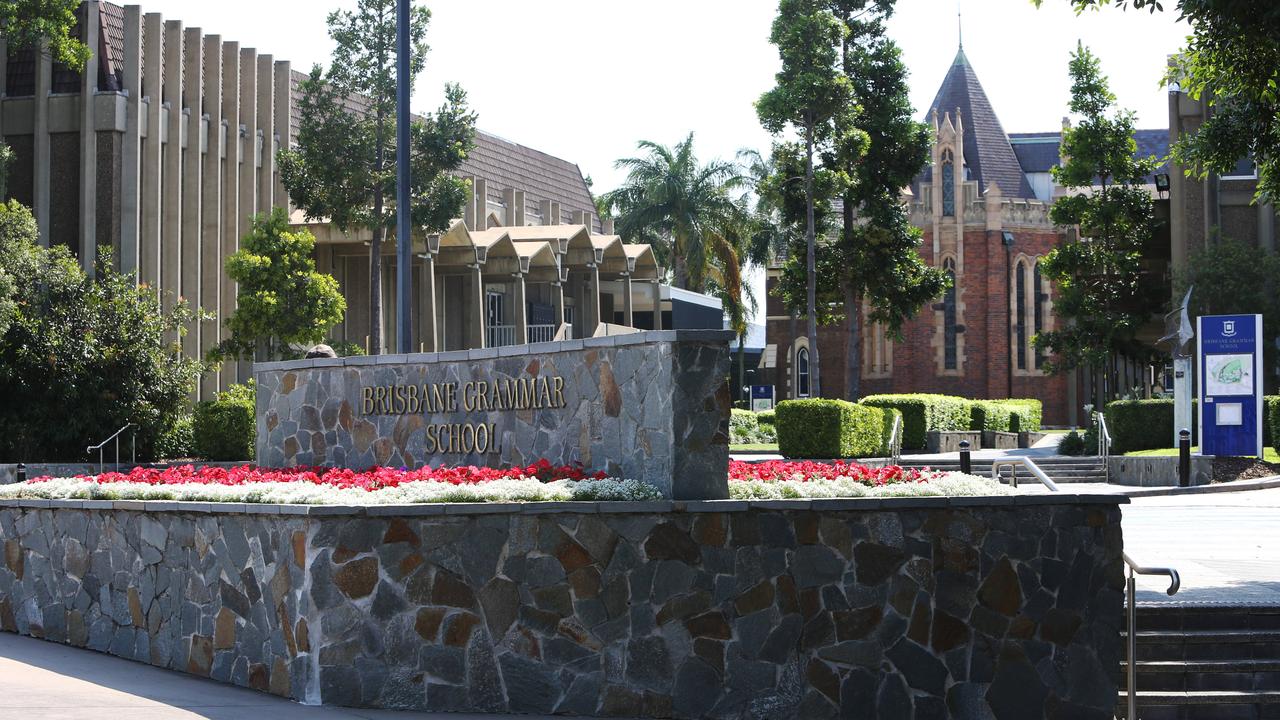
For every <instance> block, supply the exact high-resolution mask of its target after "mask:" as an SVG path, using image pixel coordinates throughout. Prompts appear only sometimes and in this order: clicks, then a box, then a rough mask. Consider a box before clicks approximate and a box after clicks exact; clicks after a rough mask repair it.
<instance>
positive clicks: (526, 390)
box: [516, 378, 533, 410]
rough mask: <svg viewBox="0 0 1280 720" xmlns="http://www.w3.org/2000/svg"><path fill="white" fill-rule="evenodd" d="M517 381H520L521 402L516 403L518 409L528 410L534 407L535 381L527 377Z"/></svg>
mask: <svg viewBox="0 0 1280 720" xmlns="http://www.w3.org/2000/svg"><path fill="white" fill-rule="evenodd" d="M516 382H518V383H520V402H519V404H517V405H516V409H517V410H528V409H529V408H531V407H533V393H532V392H531V389H532V387H533V381H532V380H528V379H526V378H520V379H519V380H517V381H516Z"/></svg>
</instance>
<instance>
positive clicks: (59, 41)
mask: <svg viewBox="0 0 1280 720" xmlns="http://www.w3.org/2000/svg"><path fill="white" fill-rule="evenodd" d="M79 7H80V0H3V2H0V36H3V37H4V39H5V40H7V41H8V42H9V51H10V52H13V51H14V50H16V49H25V48H38V47H40V42H41V41H42V40H43V41H47V42H48V43H49V54H50V56H52V57H53V60H54V61H55V62H59V63H62V64H63V65H66V66H67V67H69V68H82V67H84V64H85V63H86V62H88V61H89V53H90V49H89V47H88V46H87V45H85V44H84V43H82V42H80V41H79V40H77V39H75V38H73V37H71V31H72V30H73V29H74V28H75V26H76V10H77V9H79Z"/></svg>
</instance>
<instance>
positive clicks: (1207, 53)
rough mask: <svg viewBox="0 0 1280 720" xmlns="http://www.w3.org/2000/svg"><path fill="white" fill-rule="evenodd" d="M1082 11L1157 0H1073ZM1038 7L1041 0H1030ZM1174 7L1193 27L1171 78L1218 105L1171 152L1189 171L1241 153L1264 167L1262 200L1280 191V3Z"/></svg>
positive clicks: (1220, 0) (1199, 2)
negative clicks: (1202, 122) (1201, 123)
mask: <svg viewBox="0 0 1280 720" xmlns="http://www.w3.org/2000/svg"><path fill="white" fill-rule="evenodd" d="M1068 1H1069V2H1070V3H1071V4H1072V5H1073V6H1074V7H1075V8H1076V11H1077V12H1084V11H1086V10H1098V9H1100V8H1102V7H1103V6H1107V5H1112V4H1114V5H1115V6H1116V7H1118V8H1120V9H1127V8H1129V7H1133V8H1134V9H1137V10H1142V9H1146V10H1149V11H1150V12H1152V13H1155V12H1161V11H1163V10H1164V5H1165V3H1162V2H1158V1H1157V0H1116V1H1115V2H1114V3H1113V2H1112V0H1068ZM1032 2H1034V3H1035V4H1036V5H1037V6H1039V5H1040V4H1041V3H1042V2H1043V0H1032ZM1173 6H1174V8H1175V10H1174V11H1175V12H1177V13H1178V17H1179V19H1181V20H1185V21H1186V22H1187V23H1188V24H1189V25H1190V26H1191V35H1190V37H1189V38H1188V39H1187V47H1186V48H1185V49H1184V50H1183V51H1182V52H1181V53H1180V54H1179V55H1177V56H1176V57H1175V58H1174V59H1173V62H1172V67H1171V68H1170V70H1169V74H1168V77H1167V82H1169V83H1171V84H1175V85H1176V86H1178V87H1179V88H1181V89H1182V90H1183V91H1184V92H1186V93H1188V94H1189V95H1191V96H1192V97H1194V98H1206V99H1207V100H1208V101H1209V103H1210V105H1211V106H1212V107H1213V112H1212V113H1210V115H1209V117H1208V118H1206V120H1205V122H1204V124H1203V125H1201V126H1200V128H1199V130H1197V131H1196V132H1195V133H1191V134H1187V135H1185V136H1183V137H1182V138H1180V139H1179V140H1178V141H1177V142H1176V143H1175V144H1174V146H1173V156H1174V158H1175V159H1176V160H1177V161H1178V162H1179V163H1182V164H1183V165H1185V166H1186V167H1187V169H1188V172H1190V173H1193V174H1196V175H1200V176H1202V177H1203V176H1204V175H1205V174H1206V173H1207V172H1210V171H1212V172H1216V173H1226V172H1228V171H1229V170H1231V169H1232V168H1233V167H1235V165H1236V163H1237V162H1239V161H1240V159H1241V158H1245V157H1252V158H1253V161H1254V162H1255V163H1257V166H1258V191H1257V199H1258V200H1260V201H1262V202H1275V201H1276V199H1277V196H1278V195H1280V4H1278V3H1274V2H1249V1H1242V0H1174V2H1173Z"/></svg>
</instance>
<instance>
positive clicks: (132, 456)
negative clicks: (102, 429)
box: [84, 423, 138, 475]
mask: <svg viewBox="0 0 1280 720" xmlns="http://www.w3.org/2000/svg"><path fill="white" fill-rule="evenodd" d="M129 428H133V433H132V434H130V436H129V445H130V449H129V460H130V462H133V463H137V462H138V426H137V425H134V424H133V423H125V424H124V427H122V428H120V429H119V430H117V431H115V432H113V433H111V437H109V438H107V439H106V440H103V441H102V442H100V443H98V444H97V445H90V446H89V447H87V448H85V449H84V451H85V452H86V453H92V452H93V451H94V450H97V451H98V474H99V475H101V474H102V470H103V467H104V466H105V463H104V462H103V450H102V449H103V448H104V447H106V445H107V443H109V442H111V441H112V440H115V441H116V466H115V470H116V472H120V433H122V432H124V431H125V430H128V429H129Z"/></svg>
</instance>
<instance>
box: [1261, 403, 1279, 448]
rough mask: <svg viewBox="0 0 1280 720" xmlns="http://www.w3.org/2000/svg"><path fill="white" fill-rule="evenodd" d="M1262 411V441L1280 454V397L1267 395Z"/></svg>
mask: <svg viewBox="0 0 1280 720" xmlns="http://www.w3.org/2000/svg"><path fill="white" fill-rule="evenodd" d="M1263 401H1264V402H1265V403H1266V404H1265V405H1264V406H1263V411H1262V441H1263V442H1265V443H1269V444H1270V445H1271V447H1273V448H1275V450H1276V452H1278V453H1280V395H1267V396H1266V397H1264V398H1263Z"/></svg>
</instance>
